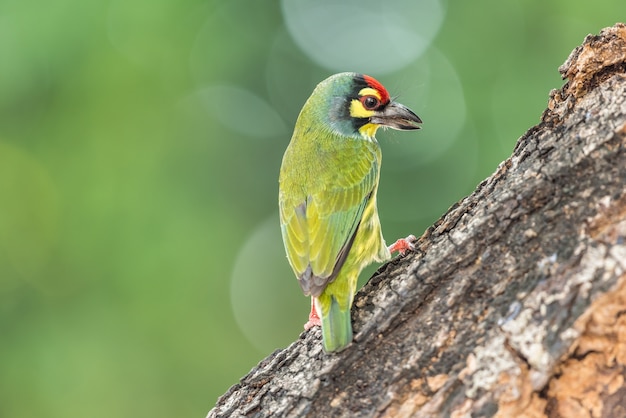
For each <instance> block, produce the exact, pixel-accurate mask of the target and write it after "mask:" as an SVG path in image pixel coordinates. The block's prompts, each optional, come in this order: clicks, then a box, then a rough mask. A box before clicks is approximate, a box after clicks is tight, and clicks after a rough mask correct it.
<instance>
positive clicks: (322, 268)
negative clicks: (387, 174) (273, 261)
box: [279, 147, 379, 296]
mask: <svg viewBox="0 0 626 418" xmlns="http://www.w3.org/2000/svg"><path fill="white" fill-rule="evenodd" d="M341 157H342V158H341V160H339V159H331V160H329V161H327V164H326V165H325V167H324V170H326V171H325V173H324V174H329V175H328V176H327V177H328V178H326V179H323V178H322V177H323V176H321V175H318V176H308V177H307V179H306V181H303V183H305V184H306V186H307V187H302V185H298V184H296V183H295V182H293V183H292V182H290V176H289V173H283V172H282V170H281V193H280V198H279V206H280V217H281V227H282V233H283V240H284V243H285V250H286V252H287V257H288V259H289V262H290V264H291V266H292V268H293V269H294V271H295V273H296V275H297V276H298V279H299V281H300V285H301V287H302V290H303V291H304V293H305V294H307V295H308V294H311V295H313V296H319V294H321V292H322V291H323V290H324V288H325V287H326V285H327V284H328V283H330V282H331V281H333V280H334V279H335V277H336V276H337V274H338V272H339V270H340V269H341V266H342V265H343V263H344V262H345V259H346V256H347V254H348V253H349V251H350V248H351V246H352V242H353V240H354V236H355V234H356V232H357V229H358V227H359V223H360V221H361V218H362V216H363V211H364V209H365V207H366V206H367V203H368V202H369V200H370V199H371V196H372V193H373V191H374V189H375V187H376V182H377V179H378V170H379V164H378V158H377V154H376V152H374V151H372V150H370V149H368V148H364V147H361V148H360V149H357V148H356V147H355V149H354V151H353V155H343V156H341ZM346 160H347V161H350V162H353V164H352V166H351V167H349V169H348V170H346V169H345V168H343V169H342V167H341V164H342V162H344V161H346ZM284 165H285V164H284V163H283V166H284ZM300 168H302V167H300ZM296 180H297V178H296ZM323 180H325V181H323ZM294 191H301V193H294Z"/></svg>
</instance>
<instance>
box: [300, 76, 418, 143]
mask: <svg viewBox="0 0 626 418" xmlns="http://www.w3.org/2000/svg"><path fill="white" fill-rule="evenodd" d="M307 107H309V108H310V109H309V111H311V112H312V114H314V115H315V116H317V117H319V118H321V121H322V123H326V124H328V125H329V126H330V128H331V129H332V130H334V131H336V132H338V133H340V134H342V135H346V136H359V137H366V138H372V137H373V136H374V134H375V133H376V130H377V129H378V128H380V127H385V128H393V129H398V130H401V131H408V130H414V129H419V128H420V126H419V124H420V123H422V120H421V119H420V118H419V116H417V115H416V114H415V113H413V111H412V110H411V109H409V108H408V107H406V106H404V105H402V104H400V103H398V102H395V101H394V100H392V99H391V97H390V96H389V93H388V92H387V89H385V87H383V85H382V84H380V83H379V82H378V81H377V80H376V79H374V78H373V77H370V76H367V75H363V74H357V73H340V74H335V75H333V76H330V77H329V78H327V79H326V80H324V81H322V82H321V83H319V84H318V85H317V87H316V88H315V90H314V91H313V93H312V94H311V97H310V98H309V100H308V101H307V104H305V107H304V108H303V112H304V111H305V109H306V108H307Z"/></svg>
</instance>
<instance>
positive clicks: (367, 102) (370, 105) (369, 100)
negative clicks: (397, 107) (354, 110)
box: [361, 96, 380, 110]
mask: <svg viewBox="0 0 626 418" xmlns="http://www.w3.org/2000/svg"><path fill="white" fill-rule="evenodd" d="M361 103H362V104H363V107H364V108H365V109H367V110H374V109H376V108H377V107H378V106H380V100H378V99H377V98H376V97H374V96H363V97H361Z"/></svg>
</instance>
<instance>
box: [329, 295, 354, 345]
mask: <svg viewBox="0 0 626 418" xmlns="http://www.w3.org/2000/svg"><path fill="white" fill-rule="evenodd" d="M322 339H323V343H324V351H326V352H327V353H330V352H333V351H340V350H342V349H343V348H344V347H345V346H347V345H348V344H350V342H351V341H352V321H351V318H350V308H348V309H346V310H342V309H341V308H340V307H339V303H338V302H337V299H335V297H334V296H331V297H330V310H329V311H328V315H322Z"/></svg>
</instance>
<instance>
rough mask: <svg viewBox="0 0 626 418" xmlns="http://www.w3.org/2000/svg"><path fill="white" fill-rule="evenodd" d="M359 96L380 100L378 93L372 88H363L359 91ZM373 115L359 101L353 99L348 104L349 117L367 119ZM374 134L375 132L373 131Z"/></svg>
mask: <svg viewBox="0 0 626 418" xmlns="http://www.w3.org/2000/svg"><path fill="white" fill-rule="evenodd" d="M359 96H360V97H363V96H374V97H376V98H377V99H378V100H381V98H380V93H379V92H378V91H376V90H375V89H373V88H370V87H365V88H364V89H361V90H360V91H359ZM373 114H374V112H373V111H371V110H367V109H366V108H364V107H363V103H361V101H360V100H358V99H354V100H352V103H350V116H352V117H353V118H369V117H370V116H372V115H373ZM374 132H376V131H374Z"/></svg>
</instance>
